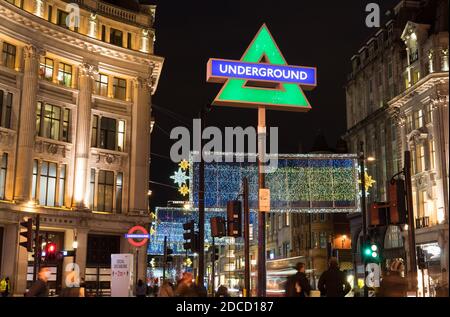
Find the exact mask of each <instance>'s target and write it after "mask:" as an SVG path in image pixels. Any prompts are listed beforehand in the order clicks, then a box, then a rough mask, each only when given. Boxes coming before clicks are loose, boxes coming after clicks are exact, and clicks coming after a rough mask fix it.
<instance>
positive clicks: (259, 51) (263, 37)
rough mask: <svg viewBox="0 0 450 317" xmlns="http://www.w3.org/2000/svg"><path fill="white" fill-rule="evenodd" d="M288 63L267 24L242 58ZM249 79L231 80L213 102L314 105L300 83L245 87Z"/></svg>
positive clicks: (302, 107) (272, 106) (285, 106)
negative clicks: (272, 87)
mask: <svg viewBox="0 0 450 317" xmlns="http://www.w3.org/2000/svg"><path fill="white" fill-rule="evenodd" d="M263 58H265V59H266V61H267V62H268V63H270V64H274V65H287V63H286V60H285V59H284V57H283V54H282V53H281V51H280V49H279V48H278V45H277V44H276V42H275V40H274V38H273V37H272V34H271V33H270V31H269V29H268V28H267V26H266V24H263V25H262V27H261V28H260V29H259V31H258V33H257V34H256V36H255V37H254V38H253V41H252V42H251V43H250V45H249V47H248V48H247V50H246V51H245V53H244V54H243V55H242V57H241V61H243V62H249V63H260V61H261V60H262V59H263ZM246 82H247V81H246V80H245V79H235V78H230V79H228V80H227V81H226V82H225V84H224V85H223V87H222V89H221V90H220V92H219V94H218V95H217V96H216V98H215V99H214V101H213V105H218V106H234V107H258V106H266V107H267V108H269V109H275V110H276V109H278V110H280V109H283V110H293V111H309V110H310V109H311V105H310V104H309V101H308V99H307V98H306V96H305V94H304V92H303V89H302V88H301V87H300V86H299V85H298V84H292V83H280V89H277V90H274V89H265V88H254V87H245V84H246Z"/></svg>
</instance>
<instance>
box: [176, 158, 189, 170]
mask: <svg viewBox="0 0 450 317" xmlns="http://www.w3.org/2000/svg"><path fill="white" fill-rule="evenodd" d="M178 166H179V167H180V168H181V169H182V170H183V171H185V170H187V169H188V168H189V162H188V161H186V160H182V161H181V162H180V164H178Z"/></svg>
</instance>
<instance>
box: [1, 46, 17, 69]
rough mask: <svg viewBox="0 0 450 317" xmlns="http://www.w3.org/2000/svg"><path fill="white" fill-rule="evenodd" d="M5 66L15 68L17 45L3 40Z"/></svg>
mask: <svg viewBox="0 0 450 317" xmlns="http://www.w3.org/2000/svg"><path fill="white" fill-rule="evenodd" d="M2 62H3V66H6V67H8V68H11V69H14V68H15V66H16V47H15V46H14V45H12V44H9V43H7V42H3V52H2Z"/></svg>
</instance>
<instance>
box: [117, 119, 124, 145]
mask: <svg viewBox="0 0 450 317" xmlns="http://www.w3.org/2000/svg"><path fill="white" fill-rule="evenodd" d="M124 144H125V121H123V120H118V131H117V151H120V152H123V150H124Z"/></svg>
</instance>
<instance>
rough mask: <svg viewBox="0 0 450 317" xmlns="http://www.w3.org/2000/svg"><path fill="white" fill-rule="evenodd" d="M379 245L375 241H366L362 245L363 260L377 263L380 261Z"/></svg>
mask: <svg viewBox="0 0 450 317" xmlns="http://www.w3.org/2000/svg"><path fill="white" fill-rule="evenodd" d="M380 252H381V250H380V247H379V246H378V244H376V243H375V242H367V243H365V244H364V247H363V253H362V256H363V260H364V261H365V262H366V263H379V262H380Z"/></svg>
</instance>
